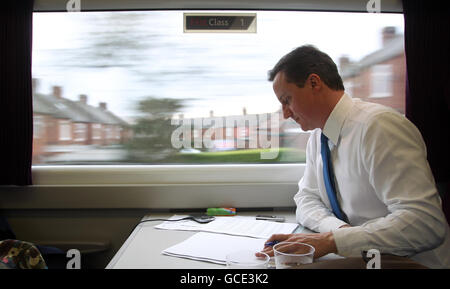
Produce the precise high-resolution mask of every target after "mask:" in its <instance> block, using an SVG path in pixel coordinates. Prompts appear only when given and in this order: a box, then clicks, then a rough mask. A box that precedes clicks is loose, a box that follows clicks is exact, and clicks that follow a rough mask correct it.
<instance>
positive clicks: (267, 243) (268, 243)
mask: <svg viewBox="0 0 450 289" xmlns="http://www.w3.org/2000/svg"><path fill="white" fill-rule="evenodd" d="M279 242H280V241H272V242H266V243H264V247H267V246H270V247H273V246H275V245H276V244H278V243H279Z"/></svg>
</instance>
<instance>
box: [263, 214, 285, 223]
mask: <svg viewBox="0 0 450 289" xmlns="http://www.w3.org/2000/svg"><path fill="white" fill-rule="evenodd" d="M256 220H265V221H273V222H284V221H285V219H284V217H277V216H268V215H256Z"/></svg>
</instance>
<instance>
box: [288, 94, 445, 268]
mask: <svg viewBox="0 0 450 289" xmlns="http://www.w3.org/2000/svg"><path fill="white" fill-rule="evenodd" d="M321 133H322V130H321V129H315V130H314V131H313V132H312V134H311V136H310V138H309V141H308V145H307V149H306V155H307V156H306V169H305V173H304V176H303V178H302V179H301V180H300V182H299V191H298V193H297V194H296V195H295V197H294V200H295V203H296V204H297V221H298V222H299V223H300V224H302V225H303V226H305V227H307V228H309V229H311V230H314V231H316V232H330V231H332V232H333V236H334V239H335V242H336V246H337V250H338V254H339V255H342V256H361V252H362V251H368V250H370V249H378V250H379V251H380V252H381V253H382V254H383V253H388V254H394V255H400V256H409V257H411V259H413V260H416V261H417V262H419V263H421V264H423V265H425V266H428V267H430V268H450V230H449V226H448V224H447V221H446V219H445V216H444V214H443V212H442V205H441V199H440V197H439V194H438V192H437V190H436V186H435V183H434V178H433V175H432V173H431V170H430V167H429V165H428V161H427V159H426V147H425V143H424V141H423V139H422V136H421V134H420V132H419V130H418V129H417V128H416V127H415V126H414V125H413V124H412V123H411V122H410V121H409V120H408V119H406V118H405V117H404V116H402V115H401V114H399V113H397V112H396V111H394V110H393V109H391V108H388V107H385V106H382V105H378V104H374V103H368V102H363V101H361V100H357V99H352V98H351V97H350V96H348V95H347V94H344V95H343V96H342V97H341V99H340V100H339V102H338V104H337V105H336V106H335V108H334V110H333V111H332V113H331V114H330V116H329V118H328V120H327V122H326V124H325V126H324V129H323V133H324V134H325V135H326V136H327V137H328V138H329V142H328V144H329V146H330V150H331V159H332V164H333V170H334V174H335V184H336V191H337V192H336V193H337V198H338V200H339V204H340V206H341V209H342V211H343V212H344V213H345V214H346V215H347V217H348V221H349V224H350V225H351V226H352V227H351V228H339V227H340V226H342V225H345V224H346V223H345V222H344V221H341V220H339V219H337V218H336V217H335V216H334V214H333V212H332V210H331V205H330V202H329V200H328V196H327V192H326V189H325V184H324V181H323V171H322V157H321V154H320V147H321V143H320V134H321ZM381 266H383V264H381Z"/></svg>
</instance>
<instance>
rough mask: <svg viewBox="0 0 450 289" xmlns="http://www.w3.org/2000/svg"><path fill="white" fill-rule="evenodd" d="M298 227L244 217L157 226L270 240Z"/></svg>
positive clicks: (296, 225)
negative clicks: (203, 222) (204, 222)
mask: <svg viewBox="0 0 450 289" xmlns="http://www.w3.org/2000/svg"><path fill="white" fill-rule="evenodd" d="M183 217H186V216H184V215H175V216H173V217H172V218H171V219H174V220H176V219H181V218H183ZM297 227H298V224H295V223H277V222H271V221H263V220H256V219H255V217H244V216H234V217H216V219H215V220H214V221H212V222H210V223H207V224H199V223H197V222H195V221H192V220H183V221H178V222H170V221H169V222H164V223H161V224H159V225H157V226H155V228H157V229H165V230H186V231H198V232H210V233H220V234H229V235H235V236H247V237H253V238H261V239H268V238H270V236H272V235H273V234H290V233H292V232H293V231H294V230H295V229H296V228H297Z"/></svg>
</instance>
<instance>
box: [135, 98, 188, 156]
mask: <svg viewBox="0 0 450 289" xmlns="http://www.w3.org/2000/svg"><path fill="white" fill-rule="evenodd" d="M184 101H185V100H182V99H173V98H170V99H169V98H155V97H148V98H146V99H144V100H142V101H140V102H139V104H138V110H139V111H140V112H141V114H140V116H139V117H138V118H137V119H136V123H135V124H134V125H133V126H132V129H133V134H134V138H133V139H132V140H130V141H129V142H128V143H127V144H126V148H127V149H128V154H129V161H132V162H152V161H156V160H160V159H163V158H166V157H168V156H169V155H171V154H174V153H175V152H177V149H175V148H174V147H173V146H172V143H171V136H172V132H173V130H174V127H173V125H172V124H171V118H172V116H173V115H174V114H176V113H177V112H179V111H180V110H181V109H182V108H183V107H184V104H183V103H184Z"/></svg>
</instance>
